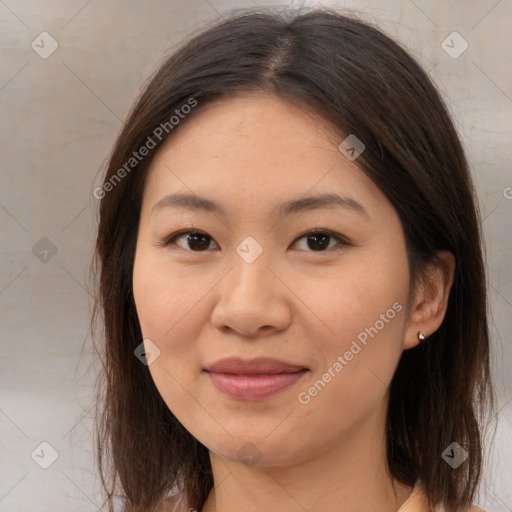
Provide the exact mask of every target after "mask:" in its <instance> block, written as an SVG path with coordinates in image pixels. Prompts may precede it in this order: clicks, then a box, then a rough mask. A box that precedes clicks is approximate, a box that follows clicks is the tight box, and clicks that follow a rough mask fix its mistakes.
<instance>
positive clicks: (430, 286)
mask: <svg viewBox="0 0 512 512" xmlns="http://www.w3.org/2000/svg"><path fill="white" fill-rule="evenodd" d="M454 273H455V258H454V256H453V254H452V253H451V252H449V251H438V252H437V253H436V257H435V258H434V261H433V262H432V263H429V264H428V266H427V268H426V269H425V271H424V272H423V274H422V275H421V276H420V277H419V278H418V283H417V285H416V290H415V292H414V294H413V302H412V304H411V306H410V309H409V311H410V313H409V320H408V324H407V326H406V330H405V339H404V350H407V349H409V348H412V347H415V346H416V345H418V343H420V340H419V339H418V332H419V331H422V332H423V333H424V334H425V336H426V337H428V336H430V335H431V334H432V333H434V332H435V331H437V329H439V326H440V325H441V323H442V322H443V319H444V316H445V314H446V308H447V307H448V297H449V295H450V289H451V287H452V284H453V276H454ZM425 342H426V341H424V342H423V343H425Z"/></svg>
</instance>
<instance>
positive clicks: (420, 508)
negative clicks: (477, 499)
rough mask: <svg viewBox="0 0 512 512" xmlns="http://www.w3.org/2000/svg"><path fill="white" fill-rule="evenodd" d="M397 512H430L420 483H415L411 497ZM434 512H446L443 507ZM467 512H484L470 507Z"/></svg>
mask: <svg viewBox="0 0 512 512" xmlns="http://www.w3.org/2000/svg"><path fill="white" fill-rule="evenodd" d="M397 512H431V508H429V503H428V498H427V496H426V494H425V492H424V490H423V486H422V485H421V482H420V481H417V482H416V485H415V486H414V488H413V490H412V493H411V495H410V496H409V497H408V498H407V499H406V500H405V502H404V504H403V505H402V506H401V507H400V508H399V509H398V510H397ZM435 512H447V511H446V509H445V508H444V507H441V508H439V507H438V508H436V510H435ZM467 512H485V510H482V509H481V508H478V507H476V506H472V507H471V508H469V509H468V511H467Z"/></svg>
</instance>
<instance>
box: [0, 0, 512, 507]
mask: <svg viewBox="0 0 512 512" xmlns="http://www.w3.org/2000/svg"><path fill="white" fill-rule="evenodd" d="M315 3H316V2H307V3H306V5H314V4H315ZM256 5H271V4H268V3H267V4H257V3H255V2H251V1H250V0H246V1H240V2H233V1H230V0H208V1H207V0H179V1H164V0H158V1H152V2H136V1H135V0H130V1H124V2H122V1H120V0H119V1H114V0H109V1H100V0H90V1H87V0H70V1H67V2H58V1H56V0H47V1H45V2H41V1H24V0H0V59H1V60H0V105H1V116H0V140H1V148H2V155H1V157H0V161H1V172H0V230H1V251H0V336H1V351H2V354H1V359H0V365H1V368H0V379H1V397H0V432H1V435H0V445H1V456H0V460H1V462H0V464H1V467H0V511H2V512H3V511H9V512H14V511H28V510H30V511H36V510H37V511H45V510H48V511H50V510H51V511H53V512H55V511H57V512H58V511H65V510H66V511H67V510H73V511H75V512H81V511H93V510H97V509H98V504H99V503H100V493H99V491H100V486H99V480H98V477H97V475H96V468H95V465H94V456H93V451H92V418H93V412H94V411H93V409H92V407H93V406H94V401H93V398H94V395H93V391H94V389H93V386H94V375H95V372H96V370H97V368H98V365H97V362H95V361H96V360H95V357H94V350H93V346H92V342H91V339H90V336H89V334H88V332H89V317H90V313H91V307H92V297H91V295H90V293H89V290H90V289H91V287H90V281H89V279H88V273H87V272H88V266H89V263H90V258H91V255H92V248H93V242H94V233H95V222H96V212H97V207H98V200H96V199H95V198H94V197H93V196H92V190H93V188H94V187H96V186H97V185H98V184H99V174H98V171H99V169H102V165H103V164H104V163H105V161H106V158H107V156H108V154H109V152H110V150H111V148H112V144H113V143H114V140H115V138H116V135H117V134H118V132H119V130H120V128H121V123H122V120H123V119H124V117H125V116H126V114H127V113H128V110H129V108H130V107H131V105H132V103H133V100H134V99H135V97H136V95H137V94H138V92H139V89H140V87H141V85H142V84H143V82H144V80H145V79H146V78H147V77H148V76H149V75H150V74H151V73H152V72H153V71H154V70H155V69H156V67H157V66H158V65H159V64H160V63H161V62H162V59H163V58H164V57H165V56H166V55H167V54H168V53H169V52H171V51H172V48H173V46H174V45H175V44H177V43H178V42H179V41H180V40H181V39H182V38H183V37H186V36H187V35H188V34H190V33H191V32H192V31H194V30H196V29H198V28H199V27H200V26H201V25H202V24H203V23H205V22H209V21H212V20H214V19H216V18H219V17H220V16H222V15H223V14H225V13H226V12H227V10H228V9H231V8H233V7H249V6H256ZM273 5H282V4H278V3H277V2H276V3H274V4H273ZM298 5H299V2H295V6H298ZM324 5H331V6H332V5H334V6H338V7H347V8H355V9H356V10H357V11H358V12H359V13H360V14H361V15H362V16H363V18H365V19H367V20H368V21H371V22H372V21H373V22H376V23H379V25H380V26H381V27H382V28H383V29H384V30H385V31H386V32H387V33H388V34H390V35H391V36H393V37H395V38H397V39H398V40H400V41H401V42H402V43H404V44H405V45H406V46H407V47H408V48H409V50H410V51H411V52H412V53H413V54H414V55H415V56H416V57H417V58H418V59H419V61H420V62H421V63H422V64H423V66H424V67H425V68H426V69H427V70H428V71H429V72H430V74H431V75H432V77H433V79H434V81H435V82H436V83H437V84H438V86H439V87H440V89H441V91H442V93H443V95H444V97H445V98H446V99H447V101H448V104H449V107H450V109H451V111H452V113H453V116H454V118H455V121H456V125H457V128H458V130H459V133H460V135H461V137H462V139H463V142H464V144H465V148H466V150H467V154H468V157H469V159H470V163H471V166H472V172H473V175H474V179H475V184H476V186H477V190H478V196H479V199H480V204H481V210H482V217H483V219H484V221H483V227H484V232H485V238H486V246H487V257H486V260H487V266H488V271H489V273H488V279H489V300H490V309H491V311H492V316H491V329H492V340H493V345H494V346H493V349H494V351H493V365H494V371H495V375H496V384H497V390H498V414H497V416H496V421H497V427H498V428H497V435H496V438H495V441H494V445H493V449H492V451H491V452H490V459H489V463H488V467H487V470H486V474H485V482H484V485H483V486H482V489H481V493H480V496H479V504H480V505H481V506H482V507H484V508H486V510H487V511H488V512H505V511H512V477H511V475H512V441H511V439H512V435H511V433H512V375H511V373H512V372H510V368H511V366H512V364H511V363H512V345H511V342H510V336H509V333H510V332H511V331H512V321H511V318H512V315H511V313H512V310H511V302H512V286H511V275H510V253H511V236H510V232H511V231H510V224H511V222H510V220H511V212H512V188H511V187H512V173H511V166H510V164H511V154H512V149H511V148H512V144H511V131H512V80H511V78H512V71H511V70H512V66H511V63H512V29H511V24H510V21H511V20H512V2H511V1H510V0H500V1H496V0H484V1H479V2H467V1H465V0H457V1H454V2H450V3H449V4H448V3H447V2H441V1H435V2H426V1H423V2H422V1H420V0H415V1H412V0H403V1H399V0H394V1H392V0H390V1H385V0H379V1H356V0H354V1H347V2H341V1H339V2H324ZM454 31H456V32H458V33H459V34H460V35H461V36H462V38H463V39H464V40H465V41H467V44H468V48H467V50H466V51H465V52H464V53H462V54H461V55H459V56H457V58H454V55H453V52H457V51H460V49H462V44H463V41H462V40H461V39H457V37H458V36H451V37H449V38H448V39H446V38H447V37H448V36H449V35H450V34H451V33H452V32H454ZM42 32H48V33H49V34H50V35H51V36H52V38H54V39H55V41H56V42H57V44H58V48H57V50H56V51H55V52H54V53H53V54H51V55H50V56H48V57H47V58H43V56H45V55H44V52H45V51H46V52H47V51H48V50H49V49H51V45H50V43H51V41H50V39H49V38H48V36H40V34H41V33H42ZM454 37H455V39H453V38H454ZM452 39H453V43H452V42H451V40H452ZM41 40H43V42H41ZM445 40H446V42H445V43H443V41H445ZM33 42H34V46H35V45H38V46H35V47H34V49H33V47H32V46H31V45H32V43H33ZM446 45H449V46H453V48H452V49H451V50H449V51H451V52H452V55H451V56H450V55H449V54H448V53H447V51H445V50H448V48H447V47H446ZM36 50H37V51H36ZM41 54H43V56H41ZM45 251H46V252H45ZM468 342H470V340H468ZM42 442H47V443H49V444H50V445H51V447H53V449H54V450H55V451H56V453H57V454H58V457H57V458H56V460H55V461H53V463H52V464H51V465H50V466H49V467H48V468H47V469H43V468H42V467H40V466H41V465H43V466H44V465H46V464H49V463H50V462H52V453H53V452H52V448H49V447H48V446H47V445H43V446H40V443H42ZM34 450H35V451H34ZM31 454H33V455H32V456H31Z"/></svg>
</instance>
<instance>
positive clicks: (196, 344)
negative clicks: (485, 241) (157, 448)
mask: <svg viewBox="0 0 512 512" xmlns="http://www.w3.org/2000/svg"><path fill="white" fill-rule="evenodd" d="M343 138H344V137H343ZM341 141H342V139H340V138H339V137H337V136H336V135H335V134H334V131H333V130H332V129H331V130H330V129H329V127H328V126H327V125H326V124H325V122H324V121H322V120H321V119H319V118H316V117H313V116H312V115H311V114H307V113H306V112H305V111H304V110H302V109H300V108H298V107H296V106H293V105H292V104H290V103H288V102H286V101H284V100H282V99H279V98H278V97H276V96H273V95H266V94H263V93H252V94H249V93H247V94H239V95H236V96H231V97H229V98H228V99H223V100H221V101H219V102H217V103H215V104H211V105H208V106H207V107H206V108H205V110H203V111H202V112H197V113H195V114H194V118H193V119H190V122H187V123H185V124H183V126H180V127H179V130H177V131H176V133H175V134H173V135H172V137H171V138H170V139H169V140H168V142H167V143H166V144H165V145H164V146H163V147H162V148H161V149H160V150H159V151H158V153H157V155H155V158H154V160H153V162H152V164H151V167H150V169H149V173H148V175H147V180H146V185H145V190H144V196H143V204H142V211H141V220H140V226H139V232H138V240H137V249H136V257H135V266H134V275H133V291H134V296H135V303H136V307H137V313H138V316H139V320H140V325H141V329H142V334H143V337H144V339H145V340H146V341H145V343H146V348H147V349H148V351H149V352H150V356H149V361H150V365H149V370H150V372H151V375H152V378H153V379H154V382H155V385H156V387H157V388H158V391H159V392H160V394H161V396H162V398H163V399H164V400H165V402H166V404H167V405H168V407H169V409H170V410H171V411H172V412H173V414H174V415H175V416H176V417H177V418H178V420H179V421H180V422H181V423H182V424H183V425H184V427H185V428H186V429H187V430H188V431H189V432H190V433H191V434H192V435H193V436H194V437H196V438H197V439H198V440H199V441H200V442H201V443H203V444H204V445H205V446H206V447H208V448H209V449H210V450H211V452H213V453H214V454H216V455H218V456H220V457H222V458H224V459H228V460H232V461H241V462H245V463H247V464H253V465H254V464H258V465H260V464H261V465H269V466H277V465H286V464H291V463H294V462H299V461H301V460H306V459H307V458H310V457H313V456H318V455H319V454H320V453H324V452H325V453H326V452H327V451H328V450H332V449H335V448H336V447H339V446H340V444H342V443H343V442H346V440H347V439H350V436H351V434H353V433H354V432H355V431H356V429H358V428H360V427H362V426H363V425H364V424H368V422H369V421H370V419H371V418H376V417H378V418H381V419H383V418H384V416H385V409H386V405H387V397H388V394H387V390H388V384H389V382H390V380H391V378H392V376H393V373H394V371H395V368H396V366H397V364H398V360H399V358H400V356H401V353H402V351H403V350H404V348H408V346H409V345H412V344H414V340H413V339H412V335H411V334H410V333H409V330H407V322H408V319H407V318H406V307H407V300H408V292H409V271H408V264H407V256H406V247H405V239H404V235H403V231H402V228H401V224H400V221H399V218H398V215H397V213H396V211H395V210H394V208H393V207H392V205H391V203H390V202H389V201H388V200H387V199H386V197H385V196H384V195H383V193H382V192H381V191H380V190H379V189H378V188H377V186H376V185H375V184H374V183H373V182H372V181H371V180H370V179H369V178H368V177H367V176H366V175H365V174H364V173H363V172H362V171H361V170H360V169H359V168H358V167H357V159H356V160H354V161H351V160H349V159H348V158H347V157H346V156H345V154H349V155H351V153H352V152H350V151H349V152H348V153H345V154H343V153H342V152H341V151H340V150H339V149H338V145H339V144H340V142H341ZM362 142H363V143H364V141H362ZM351 156H352V155H351ZM327 194H329V195H330V198H331V199H330V200H329V201H327V200H325V201H324V202H323V203H324V204H322V201H320V200H317V199H314V198H318V197H319V196H324V195H327ZM181 195H187V196H188V198H187V199H185V198H182V199H180V196H181ZM190 196H191V197H190ZM334 196H336V197H339V198H342V199H341V200H339V201H338V202H336V203H335V202H334V201H333V200H332V199H333V197H334ZM173 197H174V199H173ZM183 197H184V196H183ZM206 200H207V201H208V202H206ZM294 202H297V203H296V204H293V203H294ZM290 203H292V206H290V207H288V208H287V207H286V205H288V204H290ZM213 204H215V205H216V206H215V208H214V207H213V206H212V205H213ZM313 230H318V231H320V232H321V233H320V234H316V235H314V234H311V233H310V232H311V231H313ZM186 231H191V232H193V233H194V232H196V234H195V235H194V234H192V236H190V237H188V238H187V235H186V233H184V232H186ZM178 232H182V234H180V235H179V236H174V235H176V234H177V233H178ZM197 232H199V233H197ZM337 237H339V238H337ZM148 340H150V341H148ZM141 341H142V340H141ZM155 346H156V347H157V349H155ZM158 351H159V352H158ZM155 356H156V357H155ZM257 358H258V359H260V358H265V360H262V359H260V360H258V359H257ZM229 359H236V361H233V360H232V361H229ZM267 359H271V360H273V361H270V362H269V361H267ZM222 360H224V363H225V364H224V363H223V362H222ZM217 363H218V364H217ZM141 371H144V370H143V369H142V368H141Z"/></svg>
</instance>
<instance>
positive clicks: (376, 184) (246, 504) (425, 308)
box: [94, 9, 493, 512]
mask: <svg viewBox="0 0 512 512" xmlns="http://www.w3.org/2000/svg"><path fill="white" fill-rule="evenodd" d="M94 195H95V196H96V197H97V198H99V199H101V205H100V223H99V231H98V240H97V263H98V270H99V272H100V289H99V299H98V303H97V311H96V312H97V313H98V314H100V313H101V316H102V322H103V325H104V342H105V353H104V369H105V374H104V377H105V378H104V381H103V388H102V389H103V391H104V396H103V399H104V400H103V404H104V407H103V409H102V411H101V415H100V418H99V419H100V421H99V423H98V428H99V432H98V434H99V435H98V454H99V457H100V458H99V464H100V470H101V475H102V482H103V484H104V487H105V489H106V492H107V503H108V505H109V510H113V509H114V508H113V507H114V498H115V497H121V498H122V500H123V510H126V511H128V510H130V511H146V510H160V511H167V510H197V511H202V512H212V511H217V512H231V511H234V510H244V511H249V512H252V511H265V512H272V511H277V510H279V511H303V510H307V511H310V512H317V511H320V510H322V511H323V512H326V511H327V512H328V511H334V510H336V511H338V510H347V511H352V512H356V511H357V512H365V511H375V510H378V511H379V512H396V511H398V510H400V512H414V511H417V512H419V511H422V512H423V511H430V510H444V511H450V512H451V511H462V510H464V511H467V510H479V509H478V508H476V507H472V502H473V500H474V497H475V495H476V491H477V489H478V485H479V483H480V478H481V471H482V454H483V451H482V427H483V426H484V420H485V413H486V411H487V409H488V406H490V407H491V408H492V404H493V391H492V385H491V379H490V370H489V336H488V328H487V317H486V292H485V275H484V268H483V263H482V252H481V251H482V249H481V241H480V227H479V220H478V213H477V209H476V206H475V199H474V193H473V186H472V182H471V178H470V175H469V172H468V166H467V162H466V159H465V156H464V153H463V150H462V147H461V143H460V141H459V138H458V136H457V134H456V132H455V129H454V126H453V124H452V121H451V119H450V117H449V114H448V112H447V109H446V107H445V106H444V104H443V102H442V100H441V98H440V96H439V94H438V92H437V91H436V89H435V87H434V86H433V84H432V83H431V81H430V80H429V78H428V76H427V75H426V74H425V72H424V71H423V70H422V69H421V68H420V67H419V65H418V64H417V63H416V62H415V61H414V60H413V59H412V58H411V57H410V56H409V55H408V54H407V53H406V52H405V51H404V50H403V49H402V48H401V47H400V46H399V45H398V44H397V43H395V42H394V41H392V40H391V39H390V38H388V37H387V36H386V35H384V34H383V33H381V32H380V31H379V30H377V29H376V28H374V27H372V26H369V25H368V24H366V23H362V22H360V21H358V20H356V19H355V18H351V17H347V16H344V15H341V14H339V13H338V12H336V11H333V10H327V9H314V10H310V11H304V12H292V11H289V12H287V13H285V14H277V13H275V12H270V11H258V12H245V13H242V14H240V13H238V14H236V15H233V16H231V17H230V18H229V19H226V20H224V21H222V22H221V23H218V24H216V25H214V26H211V27H208V28H207V29H205V30H204V31H203V32H201V33H200V34H198V35H196V36H195V37H194V38H192V39H191V40H190V41H188V42H187V43H186V44H184V45H183V46H182V47H181V48H180V49H179V50H178V51H176V52H175V53H174V54H173V55H172V56H171V57H170V58H169V59H168V60H167V61H166V62H165V63H164V64H163V65H162V66H161V68H160V69H159V70H158V72H157V73H156V74H155V76H154V77H153V78H152V80H151V81H150V82H149V84H148V85H147V86H146V88H145V90H144V92H143V94H142V95H141V97H140V98H139V100H138V101H137V103H136V105H135V106H134V108H133V110H132V112H131V114H130V115H129V117H128V120H127V122H126V124H125V127H124V129H123V130H122V133H121V134H120V136H119V138H118V141H117V143H116V145H115V148H114V150H113V153H112V155H111V158H110V162H109V165H108V169H107V172H106V176H105V179H104V183H103V185H102V187H101V188H99V189H96V190H95V192H94Z"/></svg>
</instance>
